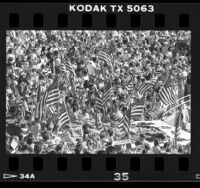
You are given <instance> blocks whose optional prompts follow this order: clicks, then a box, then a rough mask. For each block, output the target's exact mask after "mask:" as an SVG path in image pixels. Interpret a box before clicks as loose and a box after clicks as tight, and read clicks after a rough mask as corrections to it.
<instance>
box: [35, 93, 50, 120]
mask: <svg viewBox="0 0 200 188" xmlns="http://www.w3.org/2000/svg"><path fill="white" fill-rule="evenodd" d="M47 95H48V93H47V92H45V93H44V95H43V96H42V97H40V99H39V101H38V102H37V105H36V111H35V118H39V120H41V119H42V118H43V114H44V110H45V107H46V98H47Z"/></svg>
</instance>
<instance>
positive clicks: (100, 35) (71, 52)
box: [5, 30, 192, 155]
mask: <svg viewBox="0 0 200 188" xmlns="http://www.w3.org/2000/svg"><path fill="white" fill-rule="evenodd" d="M191 58H192V57H191V31H188V30H8V31H7V33H6V96H5V97H6V112H5V113H6V114H5V116H6V126H5V134H6V136H5V139H6V140H5V147H6V152H7V153H9V154H97V155H98V154H179V155H180V154H191V149H192V148H191V129H192V127H191Z"/></svg>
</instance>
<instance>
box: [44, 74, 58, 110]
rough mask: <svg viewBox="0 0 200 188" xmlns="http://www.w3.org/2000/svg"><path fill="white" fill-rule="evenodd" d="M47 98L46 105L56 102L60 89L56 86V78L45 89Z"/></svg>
mask: <svg viewBox="0 0 200 188" xmlns="http://www.w3.org/2000/svg"><path fill="white" fill-rule="evenodd" d="M47 93H48V95H47V98H46V105H47V106H51V105H54V104H57V103H58V100H59V97H60V90H59V88H58V80H57V78H55V79H54V81H53V83H52V84H51V85H50V87H49V88H48V90H47Z"/></svg>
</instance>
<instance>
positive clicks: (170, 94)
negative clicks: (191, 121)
mask: <svg viewBox="0 0 200 188" xmlns="http://www.w3.org/2000/svg"><path fill="white" fill-rule="evenodd" d="M158 97H159V99H160V101H161V102H162V104H164V105H172V104H176V97H175V91H174V89H173V87H172V85H171V82H170V77H168V79H167V80H166V82H165V83H164V85H163V86H162V87H161V88H160V90H159V92H158Z"/></svg>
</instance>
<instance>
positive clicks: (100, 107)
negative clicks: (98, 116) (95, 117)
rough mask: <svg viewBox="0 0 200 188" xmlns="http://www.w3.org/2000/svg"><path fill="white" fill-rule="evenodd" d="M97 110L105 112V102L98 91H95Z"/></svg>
mask: <svg viewBox="0 0 200 188" xmlns="http://www.w3.org/2000/svg"><path fill="white" fill-rule="evenodd" d="M94 94H95V99H96V100H95V108H96V109H98V110H100V111H102V110H103V100H102V99H101V97H100V95H99V93H98V91H97V90H96V89H95V92H94Z"/></svg>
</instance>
